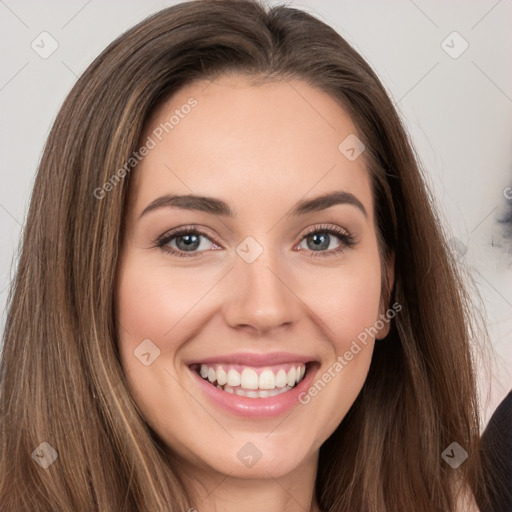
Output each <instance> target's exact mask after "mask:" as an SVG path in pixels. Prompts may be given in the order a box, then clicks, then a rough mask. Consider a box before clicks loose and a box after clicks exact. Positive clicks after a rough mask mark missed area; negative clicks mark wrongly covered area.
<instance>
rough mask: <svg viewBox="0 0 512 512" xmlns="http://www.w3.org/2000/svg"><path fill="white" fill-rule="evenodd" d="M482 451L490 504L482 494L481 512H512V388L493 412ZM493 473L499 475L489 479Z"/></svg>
mask: <svg viewBox="0 0 512 512" xmlns="http://www.w3.org/2000/svg"><path fill="white" fill-rule="evenodd" d="M481 450H482V456H483V458H484V461H485V465H484V479H485V480H486V481H485V486H486V488H487V491H488V493H489V498H490V503H485V501H486V500H484V499H483V498H482V497H481V498H480V499H479V503H478V506H479V507H480V510H481V512H512V391H511V392H510V393H509V394H508V395H507V396H506V397H505V399H504V400H503V401H502V402H501V404H500V405H499V407H498V408H497V409H496V411H494V414H493V415H492V417H491V419H490V421H489V424H488V425H487V428H486V429H485V431H484V433H483V435H482V440H481ZM491 469H492V471H491ZM492 474H496V475H497V477H494V478H493V480H490V478H491V477H490V476H489V475H492Z"/></svg>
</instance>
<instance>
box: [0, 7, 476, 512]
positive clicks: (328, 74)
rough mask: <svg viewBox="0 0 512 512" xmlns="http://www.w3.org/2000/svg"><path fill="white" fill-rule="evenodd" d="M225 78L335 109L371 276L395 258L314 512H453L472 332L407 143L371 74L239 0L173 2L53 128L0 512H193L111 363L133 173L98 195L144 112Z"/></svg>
mask: <svg viewBox="0 0 512 512" xmlns="http://www.w3.org/2000/svg"><path fill="white" fill-rule="evenodd" d="M228 72H236V73H243V74H246V75H248V76H253V77H257V78H259V79H263V80H274V79H275V80H288V79H291V78H297V79H300V80H303V81H306V82H307V83H308V84H310V85H311V86H313V87H316V88H318V89H320V90H322V91H324V92H326V93H327V94H329V95H330V96H331V97H333V98H335V99H336V100H337V101H338V102H339V104H340V105H341V106H342V107H343V108H344V109H346V110H347V112H348V113H349V115H350V116H351V118H352V120H353V122H354V124H355V126H356V127H357V129H358V133H359V135H360V138H361V139H362V141H363V143H364V144H365V145H366V148H367V150H366V151H365V155H364V157H365V158H366V162H367V167H368V172H369V173H370V176H371V182H372V188H373V196H374V203H375V211H376V219H377V223H378V226H377V227H378V236H379V245H380V251H381V259H382V262H383V263H385V262H387V261H388V259H389V257H390V255H391V254H392V253H394V254H395V256H396V262H395V283H394V287H393V289H387V287H386V283H383V292H384V294H383V296H384V297H385V300H386V301H389V303H394V302H398V303H400V304H401V305H402V311H401V312H400V314H399V315H397V316H396V317H395V319H394V320H393V325H392V328H391V331H390V333H389V335H388V336H387V338H386V339H385V340H384V341H381V342H378V343H377V344H376V348H375V352H374V356H373V359H372V364H371V368H370V371H369V375H368V378H367V380H366V383H365V384H364V387H363V389H362V391H361V393H360V394H359V396H358V397H357V399H356V401H355V403H354V404H353V406H352V408H351V409H350V411H349V413H348V414H347V416H346V417H345V419H344V420H343V421H342V423H341V424H340V426H339V427H338V429H337V430H336V431H335V432H334V433H333V434H332V436H331V437H330V438H329V439H328V440H327V441H326V442H325V443H324V445H323V446H322V447H321V449H320V456H319V470H318V476H317V481H316V495H317V499H318V502H319V505H320V507H321V508H322V510H324V511H326V512H327V511H329V512H331V511H332V512H334V511H340V512H341V511H351V512H352V511H356V510H357V511H368V512H370V511H372V512H384V511H388V512H397V511H402V510H403V511H405V510H406V511H411V510H414V511H415V512H421V511H425V512H433V511H443V512H444V511H453V510H455V501H456V496H455V494H456V488H457V486H458V485H459V484H460V485H461V487H462V488H465V487H474V486H475V485H476V482H477V480H478V475H479V467H480V462H479V455H478V446H477V443H478V438H479V417H478V405H477V395H476V385H475V373H474V363H473V360H472V355H471V352H470V339H471V325H472V324H471V318H470V316H469V302H468V297H467V294H466V293H465V292H464V287H463V283H462V281H461V279H460V277H459V275H458V271H457V269H456V267H455V265H454V263H453V261H452V258H451V255H450V251H449V248H448V246H447V243H446V242H445V236H444V235H443V232H442V229H441V227H440V222H439V219H438V218H437V217H436V214H435V212H434V209H433V207H432V199H431V198H430V196H429V194H428V192H427V189H426V187H425V185H424V181H423V179H422V176H421V172H420V169H419V165H418V163H417V160H416V158H415V155H414V152H413V149H412V147H411V144H410V142H409V140H408V137H407V134H406V132H405V130H404V128H403V126H402V124H401V121H400V118H399V116H398V115H397V112H396V111H395V108H394V106H393V104H392V102H391V100H390V98H389V97H388V95H387V93H386V91H385V89H384V87H383V86H382V85H381V83H380V81H379V79H378V78H377V76H376V75H375V73H374V72H373V71H372V70H371V68H370V67H369V66H368V64H367V63H366V62H365V60H364V59H363V58H362V57H361V56H360V55H359V54H358V53H357V52H356V51H355V50H354V49H353V48H352V47H351V46H350V45H349V44H348V43H347V42H346V41H345V40H344V39H343V38H342V37H341V36H340V35H339V34H337V33H336V32H335V31H334V30H333V29H331V28H330V27H329V26H327V25H326V24H324V23H323V22H321V21H319V20H317V19H316V18H314V17H312V16H310V15H308V14H306V13H304V12H302V11H300V10H296V9H292V8H288V7H284V6H276V7H272V8H265V7H263V6H262V5H260V4H258V3H256V2H255V1H250V0H210V1H208V0H206V1H203V0H199V1H195V2H187V3H182V4H179V5H176V6H173V7H171V8H168V9H164V10H163V11H161V12H158V13H157V14H155V15H153V16H151V17H150V18H148V19H146V20H144V21H143V22H141V23H140V24H138V25H137V26H135V27H134V28H132V29H131V30H129V31H127V32H126V33H125V34H123V35H122V36H121V37H119V38H118V39H117V40H116V41H114V42H113V43H112V44H110V46H108V48H106V49H105V50H104V51H103V53H102V54H101V55H100V56H99V57H98V58H97V59H96V60H95V61H94V62H93V63H92V64H91V65H90V66H89V68H88V69H87V70H86V71H85V73H84V74H83V75H82V76H81V78H80V79H79V80H78V81H77V83H76V85H75V86H74V87H73V89H72V91H71V93H70V94H69V96H68V97H67V99H66V101H65V102H64V105H63V106H62V108H61V110H60V112H59V114H58V116H57V118H56V121H55V124H54V126H53V128H52V130H51V133H50V135H49V138H48V141H47V144H46V147H45V151H44V154H43V157H42V160H41V163H40V166H39V170H38V173H37V178H36V181H35V185H34V190H33V195H32V199H31V203H30V210H29V213H28V219H27V222H26V226H25V230H24V235H23V244H22V249H21V254H20V258H19V265H18V269H17V275H16V278H15V280H14V282H13V285H12V289H11V293H10V298H9V308H8V316H7V322H6V328H5V335H4V345H3V358H2V363H1V376H0V407H1V409H0V413H1V424H2V429H1V438H0V440H1V444H0V446H1V456H0V503H1V504H2V505H1V506H2V510H4V511H20V510H32V511H33V512H36V511H52V512H56V511H63V512H64V511H65V512H69V511H70V510H80V511H88V512H90V511H93V510H97V511H109V512H112V511H115V512H118V511H121V510H122V511H128V512H130V511H132V512H135V511H137V512H150V511H151V512H163V511H166V512H173V511H178V510H180V511H183V510H187V509H188V508H190V507H192V506H195V507H196V508H200V504H199V503H194V502H193V500H192V499H191V497H190V496H188V495H187V492H186V490H185V488H184V486H183V482H182V481H181V479H180V473H179V471H178V468H177V464H178V463H177V461H176V459H175V458H173V454H172V450H170V449H168V447H166V446H165V445H164V443H163V442H162V441H161V439H160V438H159V437H158V436H157V435H156V433H155V432H153V431H152V430H151V428H150V427H149V426H148V425H147V424H146V423H145V422H144V419H143V417H142V415H141V414H140V412H139V410H138V408H137V406H136V404H135V402H134V401H133V399H132V397H131V395H130V393H129V391H128V387H127V385H126V380H125V377H124V375H123V371H122V368H121V365H120V361H119V357H118V350H117V336H116V326H115V318H114V314H113V313H114V310H113V299H114V297H113V294H114V289H115V280H116V266H117V265H116V264H117V258H118V252H119V247H120V241H121V236H122V227H123V224H122V220H123V211H124V205H125V198H126V194H127V187H128V185H129V182H130V171H129V170H128V172H126V173H125V174H126V176H124V177H123V179H121V180H118V181H116V183H115V186H112V187H110V188H111V190H109V192H108V194H104V195H102V197H101V198H99V199H98V198H97V196H98V195H100V194H98V193H97V192H96V194H95V191H97V189H98V187H101V186H102V184H104V183H106V182H108V181H109V180H111V179H112V176H113V175H114V174H115V173H116V171H117V170H118V169H120V168H122V167H123V165H124V164H125V162H127V161H128V160H129V158H130V156H131V155H132V154H133V152H134V151H136V150H137V148H138V144H139V138H140V136H141V132H142V129H143V127H144V125H145V122H146V121H147V119H148V116H149V115H150V113H151V112H152V110H153V109H154V108H155V107H156V106H158V105H160V104H161V103H162V102H163V101H164V100H166V99H167V98H169V97H170V95H172V94H173V93H174V92H176V91H177V90H178V89H179V88H180V87H182V86H183V85H185V84H188V83H190V82H192V81H193V80H197V79H213V78H215V77H216V76H219V75H221V74H223V73H228ZM43 442H46V443H48V445H50V446H51V447H52V448H54V449H55V450H56V452H57V454H58V459H57V461H56V462H55V463H53V464H51V465H50V466H49V467H48V468H46V469H43V468H41V467H40V465H38V464H36V463H35V462H34V460H33V458H34V455H33V454H34V452H35V456H37V449H39V450H48V447H47V446H46V445H43V447H41V443H43ZM452 442H457V443H458V444H459V445H460V446H461V447H462V448H463V449H464V450H465V451H466V452H467V453H468V459H467V460H466V461H465V462H464V463H463V464H462V465H461V466H460V467H459V468H458V469H457V470H455V469H452V468H451V467H450V466H448V465H447V464H446V462H445V461H444V460H443V459H442V458H441V453H442V452H443V450H445V448H446V447H448V446H449V445H450V444H451V443H452ZM38 447H39V448H38ZM45 453H46V452H45ZM457 482H458V483H459V484H457V485H456V483H457Z"/></svg>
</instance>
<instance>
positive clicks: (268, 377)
mask: <svg viewBox="0 0 512 512" xmlns="http://www.w3.org/2000/svg"><path fill="white" fill-rule="evenodd" d="M258 387H259V388H260V389H274V388H275V387H276V380H275V376H274V374H273V372H272V370H263V371H262V372H261V373H260V378H259V380H258Z"/></svg>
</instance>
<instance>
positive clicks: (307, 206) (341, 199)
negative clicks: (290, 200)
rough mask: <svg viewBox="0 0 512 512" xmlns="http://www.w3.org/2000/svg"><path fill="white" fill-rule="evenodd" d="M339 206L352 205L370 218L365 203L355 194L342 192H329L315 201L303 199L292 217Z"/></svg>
mask: <svg viewBox="0 0 512 512" xmlns="http://www.w3.org/2000/svg"><path fill="white" fill-rule="evenodd" d="M337 204H350V205H352V206H355V207H356V208H358V209H359V210H361V212H362V213H363V214H364V216H365V217H367V216H368V214H367V212H366V208H365V207H364V206H363V203H361V201H359V199H357V197H356V196H355V195H354V194H351V193H350V192H345V191H341V190H340V191H336V192H329V193H327V194H324V195H321V196H318V197H315V198H313V199H303V200H302V201H299V202H298V203H297V204H296V205H295V207H294V208H293V210H292V211H291V212H290V215H305V214H306V213H313V212H318V211H321V210H326V209H327V208H330V207H331V206H335V205H337Z"/></svg>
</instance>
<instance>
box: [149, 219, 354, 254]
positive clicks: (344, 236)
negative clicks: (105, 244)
mask: <svg viewBox="0 0 512 512" xmlns="http://www.w3.org/2000/svg"><path fill="white" fill-rule="evenodd" d="M317 233H328V234H330V235H336V236H337V237H338V238H340V240H341V244H340V245H339V247H337V248H336V249H331V250H329V251H311V257H312V258H317V257H321V258H325V257H330V256H335V255H337V254H339V253H342V252H343V251H344V250H345V249H347V248H351V247H353V246H354V245H355V244H356V242H355V240H354V237H353V236H352V235H351V234H350V233H349V232H348V231H346V230H343V229H340V228H337V227H333V226H325V225H322V226H317V227H315V228H312V229H311V230H310V231H308V232H306V233H305V234H304V235H303V236H302V238H301V239H300V242H299V243H301V242H302V240H304V239H305V238H306V237H308V236H310V235H314V234H317ZM182 234H187V235H190V234H194V235H202V236H204V237H206V238H208V239H210V236H209V234H208V233H206V232H205V231H204V230H202V229H201V228H199V227H197V226H183V227H181V228H177V229H176V230H174V231H171V232H169V233H165V234H163V235H162V236H161V237H159V238H158V239H157V240H156V243H155V246H156V247H159V248H160V249H162V250H163V251H165V252H167V253H170V254H171V255H173V256H178V257H180V258H183V257H184V258H197V257H198V256H199V255H200V254H201V253H203V252H207V251H198V252H190V253H189V254H187V253H186V252H185V251H179V250H176V249H174V248H173V247H167V244H168V243H169V242H170V241H171V240H172V239H174V238H177V237H179V236H180V235H182Z"/></svg>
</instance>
